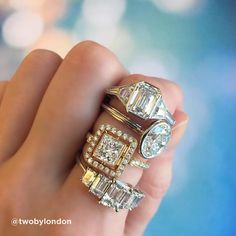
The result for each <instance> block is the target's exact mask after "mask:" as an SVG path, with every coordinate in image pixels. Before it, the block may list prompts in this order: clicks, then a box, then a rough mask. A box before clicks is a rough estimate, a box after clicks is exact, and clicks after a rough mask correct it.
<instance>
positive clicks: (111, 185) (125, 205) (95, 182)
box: [80, 163, 144, 212]
mask: <svg viewBox="0 0 236 236" xmlns="http://www.w3.org/2000/svg"><path fill="white" fill-rule="evenodd" d="M80 165H81V167H82V168H83V170H84V174H83V177H82V183H83V184H84V185H85V186H86V187H88V188H89V191H90V192H91V193H93V195H95V196H96V197H97V198H98V199H99V203H100V204H102V205H104V206H107V207H109V208H112V209H114V210H115V211H116V212H118V211H119V210H120V209H128V210H132V209H134V208H136V207H137V206H138V205H139V203H140V201H141V200H142V199H143V198H144V193H143V192H141V191H140V190H138V189H135V188H133V187H132V186H131V185H129V184H126V183H124V182H122V181H120V180H111V179H109V178H107V177H106V176H105V175H102V174H100V173H97V172H96V171H94V170H92V169H90V168H85V167H84V166H83V165H82V164H81V163H80Z"/></svg>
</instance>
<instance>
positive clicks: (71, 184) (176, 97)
mask: <svg viewBox="0 0 236 236" xmlns="http://www.w3.org/2000/svg"><path fill="white" fill-rule="evenodd" d="M137 81H146V82H149V83H150V84H153V85H154V86H156V87H159V88H161V91H162V94H163V96H164V98H165V100H166V103H167V104H168V106H169V109H170V111H171V112H172V113H173V112H174V111H175V110H176V107H178V106H181V104H179V103H178V102H179V101H181V94H179V93H180V90H179V89H177V86H176V85H173V84H172V83H170V82H168V81H165V80H161V79H156V78H150V77H146V76H142V75H131V76H127V77H126V78H124V79H123V80H122V81H121V83H120V84H121V85H123V84H132V83H134V82H137ZM174 86H176V88H175V87H174ZM113 106H115V107H118V106H119V107H120V109H121V110H122V109H123V110H124V108H123V107H122V106H120V103H119V102H118V100H114V101H113ZM102 124H110V125H112V126H114V127H116V128H117V129H119V130H122V131H124V132H126V133H128V134H129V135H131V136H133V137H136V138H138V136H137V135H136V134H135V133H134V132H133V131H132V130H129V129H128V128H127V127H126V126H125V125H124V124H123V123H120V122H118V121H117V120H115V119H114V118H113V117H111V116H110V115H109V114H108V113H106V112H102V113H101V114H100V116H99V117H98V119H97V121H96V122H95V125H94V129H93V131H96V130H97V129H98V127H99V126H100V125H102ZM85 150H86V145H85ZM134 158H141V157H140V156H139V154H138V153H135V156H134ZM142 172H143V171H142V170H141V169H138V168H135V167H130V166H127V168H126V170H125V172H124V173H123V175H122V176H121V178H120V179H121V180H123V181H125V182H128V183H130V184H132V185H133V186H135V185H136V184H137V183H138V181H139V179H140V177H141V175H142ZM81 175H82V169H81V168H80V167H79V166H78V165H77V166H75V167H74V169H73V170H72V172H71V174H70V176H69V177H68V179H67V181H66V183H65V188H66V189H67V192H70V193H72V194H71V200H72V204H73V201H76V199H80V201H78V202H77V203H76V206H74V207H76V208H78V212H79V209H83V212H85V209H86V214H83V223H85V224H86V220H88V219H89V217H91V215H92V216H93V217H94V218H95V219H96V220H97V221H96V223H97V224H98V225H102V226H103V227H104V228H107V229H108V231H109V230H111V227H110V222H113V221H115V222H116V224H113V226H112V232H119V233H120V234H121V233H122V232H121V231H123V226H124V224H125V219H126V215H127V212H126V211H121V212H119V213H118V215H117V214H114V212H113V211H112V210H111V209H108V208H106V207H104V206H101V205H99V204H98V203H97V201H96V200H95V198H94V196H92V195H91V194H89V193H88V189H86V188H85V186H83V184H82V183H81V182H80V181H78V180H79V179H80V178H81ZM77 217H78V218H79V217H81V216H80V215H79V213H78V216H77ZM104 219H105V220H104ZM107 233H108V232H107ZM118 235H119V234H118Z"/></svg>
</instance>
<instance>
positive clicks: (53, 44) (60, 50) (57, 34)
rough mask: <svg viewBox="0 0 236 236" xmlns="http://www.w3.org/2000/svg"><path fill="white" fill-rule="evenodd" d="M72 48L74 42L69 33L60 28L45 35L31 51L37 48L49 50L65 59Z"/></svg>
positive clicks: (48, 31)
mask: <svg viewBox="0 0 236 236" xmlns="http://www.w3.org/2000/svg"><path fill="white" fill-rule="evenodd" d="M72 46H73V41H72V39H71V37H70V35H69V34H68V33H66V32H65V31H63V30H61V29H58V28H51V29H50V30H47V31H46V32H45V33H44V34H43V36H42V37H41V38H40V39H39V40H38V41H37V42H36V43H35V44H34V45H33V46H32V47H31V48H30V50H33V49H36V48H41V49H48V50H51V51H54V52H56V53H57V54H59V55H60V56H61V57H64V56H65V55H66V54H67V52H68V51H69V50H70V48H71V47H72Z"/></svg>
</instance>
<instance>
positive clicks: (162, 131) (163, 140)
mask: <svg viewBox="0 0 236 236" xmlns="http://www.w3.org/2000/svg"><path fill="white" fill-rule="evenodd" d="M102 107H103V109H104V110H105V111H106V112H108V113H109V114H110V115H111V116H112V117H113V118H115V119H116V120H118V121H120V122H122V123H124V124H125V125H127V126H128V127H130V128H131V129H132V130H134V131H135V132H136V133H138V134H139V135H141V138H140V143H139V153H140V154H141V155H142V157H143V158H145V159H151V158H154V157H156V156H157V155H159V154H160V153H161V152H162V151H163V150H164V149H165V147H166V146H167V144H168V142H169V140H170V137H171V128H172V126H171V125H170V124H169V123H168V122H166V121H165V120H158V121H155V122H154V123H153V124H152V125H151V126H150V127H149V128H147V129H146V130H143V128H142V126H141V125H139V124H138V123H135V122H134V121H133V120H131V119H130V118H129V117H127V116H126V115H124V114H123V113H121V112H120V111H118V110H117V109H115V108H114V107H111V106H109V105H106V104H102Z"/></svg>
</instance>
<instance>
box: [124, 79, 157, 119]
mask: <svg viewBox="0 0 236 236" xmlns="http://www.w3.org/2000/svg"><path fill="white" fill-rule="evenodd" d="M160 96H161V93H160V90H159V89H158V88H156V87H154V86H152V85H151V84H149V83H146V82H139V83H137V84H136V85H135V87H134V89H133V91H132V93H131V95H130V97H129V100H128V102H127V105H126V109H127V111H128V112H131V113H133V114H135V115H137V116H138V117H140V118H142V119H145V120H146V119H148V118H150V115H151V114H152V112H153V109H154V108H155V105H156V102H157V100H158V98H159V97H160Z"/></svg>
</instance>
